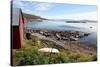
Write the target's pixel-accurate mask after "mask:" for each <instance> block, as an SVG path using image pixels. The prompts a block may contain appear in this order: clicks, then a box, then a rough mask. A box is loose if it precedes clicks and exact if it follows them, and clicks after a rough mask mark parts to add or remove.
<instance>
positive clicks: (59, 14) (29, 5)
mask: <svg viewBox="0 0 100 67" xmlns="http://www.w3.org/2000/svg"><path fill="white" fill-rule="evenodd" d="M13 7H17V8H21V9H22V11H23V12H25V13H29V14H34V15H38V16H42V17H45V18H48V19H93V20H97V8H96V6H95V5H79V4H64V3H63V4H62V3H44V2H34V1H18V0H17V1H16V0H14V2H13ZM90 17H91V18H90Z"/></svg>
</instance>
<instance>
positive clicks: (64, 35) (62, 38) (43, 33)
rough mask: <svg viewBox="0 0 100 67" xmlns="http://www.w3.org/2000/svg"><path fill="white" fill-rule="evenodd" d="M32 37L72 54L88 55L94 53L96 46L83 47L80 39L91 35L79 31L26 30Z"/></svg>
mask: <svg viewBox="0 0 100 67" xmlns="http://www.w3.org/2000/svg"><path fill="white" fill-rule="evenodd" d="M26 32H27V33H30V34H31V35H32V36H37V37H39V38H41V39H44V40H49V41H52V42H54V43H56V45H59V46H61V47H63V48H64V49H69V50H71V51H73V52H77V51H78V52H84V53H88V54H94V53H96V49H97V47H96V45H94V44H92V45H85V44H84V43H81V42H80V38H83V37H86V36H89V35H90V34H91V33H84V32H80V31H58V30H56V31H55V30H44V29H43V30H40V29H31V30H26Z"/></svg>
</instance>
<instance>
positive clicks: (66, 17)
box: [43, 12, 97, 20]
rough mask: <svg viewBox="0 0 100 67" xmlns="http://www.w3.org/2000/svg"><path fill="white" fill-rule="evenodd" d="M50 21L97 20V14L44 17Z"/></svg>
mask: <svg viewBox="0 0 100 67" xmlns="http://www.w3.org/2000/svg"><path fill="white" fill-rule="evenodd" d="M43 17H45V18H49V19H76V20H82V19H88V20H97V12H87V13H77V14H66V15H57V16H43Z"/></svg>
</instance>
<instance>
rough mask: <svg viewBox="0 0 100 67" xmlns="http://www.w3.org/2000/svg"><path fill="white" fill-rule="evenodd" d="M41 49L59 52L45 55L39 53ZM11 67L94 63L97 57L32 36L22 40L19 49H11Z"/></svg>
mask: <svg viewBox="0 0 100 67" xmlns="http://www.w3.org/2000/svg"><path fill="white" fill-rule="evenodd" d="M43 47H53V48H56V49H58V50H59V51H60V53H59V54H53V55H50V54H47V53H42V52H39V51H38V49H40V48H43ZM12 59H13V61H12V62H13V65H14V66H22V65H37V64H38V65H40V64H57V63H69V62H86V61H96V60H97V56H96V55H94V54H92V55H91V54H84V53H80V52H72V51H70V50H68V49H64V48H62V47H61V46H56V44H55V43H53V42H51V41H47V40H42V39H39V38H38V37H35V36H33V37H32V39H31V40H27V39H26V38H24V45H23V48H21V49H13V58H12Z"/></svg>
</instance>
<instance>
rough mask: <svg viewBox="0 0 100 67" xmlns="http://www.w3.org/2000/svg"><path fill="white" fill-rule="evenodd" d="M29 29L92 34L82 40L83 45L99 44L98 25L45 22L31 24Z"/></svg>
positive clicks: (27, 25) (28, 26)
mask: <svg viewBox="0 0 100 67" xmlns="http://www.w3.org/2000/svg"><path fill="white" fill-rule="evenodd" d="M25 27H27V28H33V29H34V28H36V29H50V30H74V31H82V32H88V33H91V35H89V36H87V37H84V38H82V39H80V41H81V42H82V43H86V44H96V42H97V33H96V32H97V23H66V22H64V21H50V20H49V21H47V20H45V21H43V22H36V21H35V22H29V23H27V24H26V26H25Z"/></svg>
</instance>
